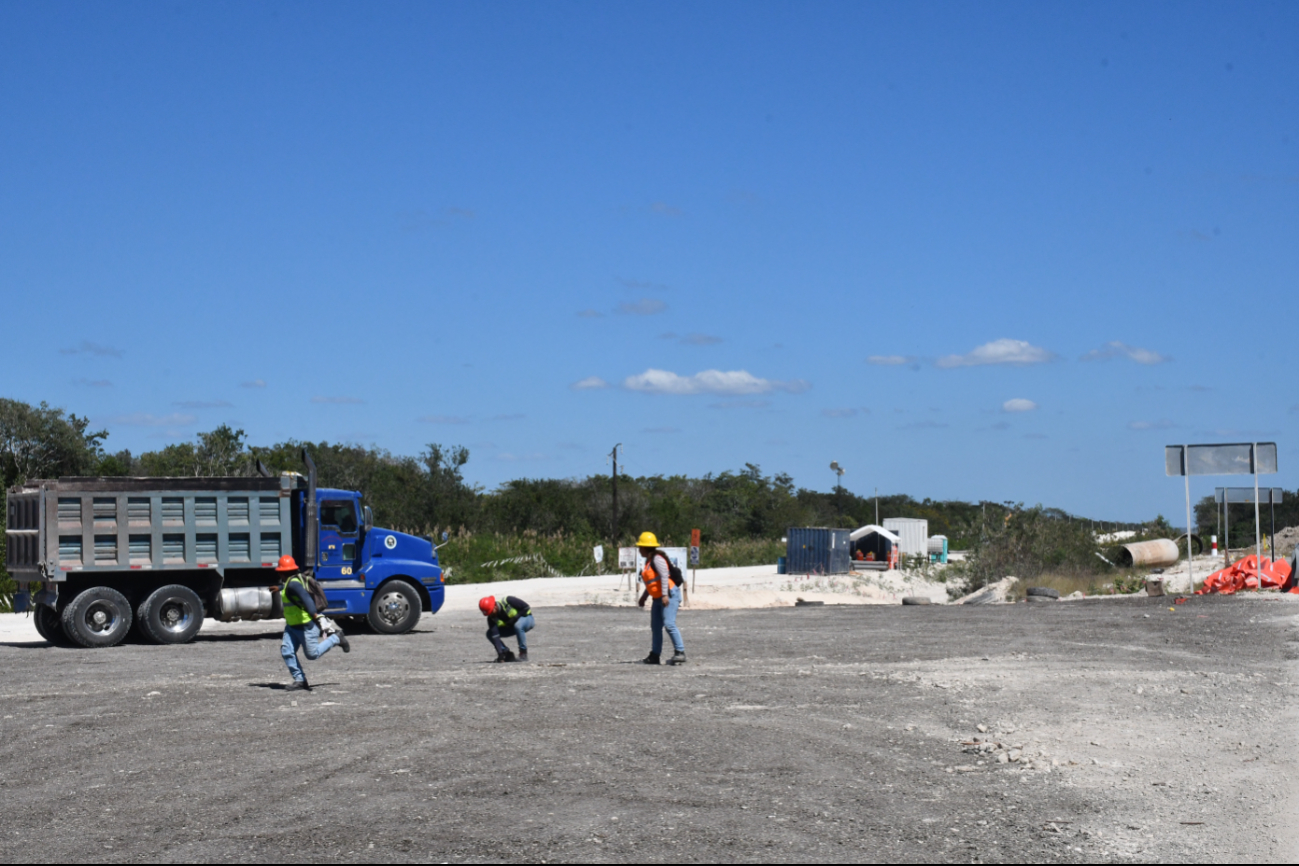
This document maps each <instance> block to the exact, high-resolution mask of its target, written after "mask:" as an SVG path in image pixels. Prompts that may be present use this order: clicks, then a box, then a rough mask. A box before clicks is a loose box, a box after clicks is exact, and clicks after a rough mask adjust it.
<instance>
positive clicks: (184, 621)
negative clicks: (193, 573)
mask: <svg viewBox="0 0 1299 866" xmlns="http://www.w3.org/2000/svg"><path fill="white" fill-rule="evenodd" d="M138 617H139V619H138V620H137V623H136V625H137V626H138V627H139V629H140V633H141V634H143V635H144V636H145V637H146V638H148V639H149V640H151V641H153V642H154V643H189V642H190V641H192V640H193V639H194V635H196V634H198V630H199V629H200V628H202V627H203V601H202V599H200V598H199V597H198V593H196V592H195V591H194V590H192V589H190V588H189V587H188V586H181V585H180V584H179V583H173V584H172V585H171V586H164V587H162V588H161V589H156V590H154V591H153V592H152V593H150V595H149V597H148V598H146V599H145V600H144V604H142V605H140V610H139V612H138Z"/></svg>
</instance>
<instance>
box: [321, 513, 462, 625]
mask: <svg viewBox="0 0 1299 866" xmlns="http://www.w3.org/2000/svg"><path fill="white" fill-rule="evenodd" d="M310 492H311V491H310V490H303V491H299V495H300V496H302V497H304V498H305V497H306V496H308V495H310ZM315 494H316V514H317V518H316V522H317V523H318V525H319V531H318V539H319V544H318V546H317V550H316V552H315V554H314V560H315V561H314V563H313V562H312V558H313V555H312V552H311V551H310V550H309V549H308V548H309V545H308V544H307V543H306V542H307V541H308V539H309V538H310V529H309V528H308V525H307V524H308V523H309V521H310V514H309V509H307V508H301V507H300V508H299V509H298V511H299V513H300V514H301V515H302V520H303V523H304V525H303V527H302V532H301V533H300V535H299V537H300V538H301V539H302V541H303V544H302V545H301V549H299V550H296V551H295V555H296V556H298V557H301V558H300V559H299V563H300V564H302V565H304V566H314V568H313V570H314V573H315V578H316V580H318V581H320V585H321V587H322V588H323V589H324V590H325V597H326V598H327V599H329V606H328V607H327V608H326V609H325V611H324V612H325V613H327V614H328V615H330V616H336V617H341V616H354V617H363V618H365V619H367V620H368V621H369V622H370V625H371V627H373V628H374V629H375V630H376V631H381V632H388V633H396V632H401V631H409V630H410V629H411V628H413V627H414V625H415V622H417V621H418V620H419V614H420V613H421V612H423V611H427V612H429V613H436V612H437V611H438V610H439V609H441V607H442V603H443V601H444V599H445V594H446V593H445V590H444V589H443V584H442V568H441V566H440V565H439V564H438V555H437V548H436V547H435V546H434V544H433V542H432V541H431V540H429V539H427V538H421V537H419V536H416V535H408V534H406V533H404V532H396V531H394V530H391V529H380V528H377V527H375V526H374V525H373V522H374V521H373V518H372V517H371V512H370V509H369V507H368V506H363V505H362V504H361V495H360V494H359V493H356V492H354V491H351V490H337V489H334V488H328V487H322V488H319V489H317V490H316V491H315Z"/></svg>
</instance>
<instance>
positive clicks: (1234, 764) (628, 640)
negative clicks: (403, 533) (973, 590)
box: [0, 596, 1299, 863]
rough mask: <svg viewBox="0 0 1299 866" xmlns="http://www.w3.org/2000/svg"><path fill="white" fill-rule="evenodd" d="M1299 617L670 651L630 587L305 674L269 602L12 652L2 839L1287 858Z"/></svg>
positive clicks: (952, 627) (371, 646)
mask: <svg viewBox="0 0 1299 866" xmlns="http://www.w3.org/2000/svg"><path fill="white" fill-rule="evenodd" d="M1297 613H1299V606H1295V605H1294V604H1292V603H1290V600H1289V599H1278V598H1276V597H1275V596H1274V597H1271V598H1266V599H1264V598H1239V597H1238V598H1192V599H1189V600H1188V601H1187V602H1186V603H1185V604H1180V605H1175V604H1173V603H1172V600H1171V599H1141V598H1136V599H1130V600H1123V601H1108V600H1107V601H1095V602H1092V601H1081V602H1070V603H1068V604H1064V603H1044V604H1017V605H995V606H981V607H973V608H971V607H948V606H929V607H910V608H903V607H893V606H889V607H880V606H876V607H856V608H848V607H831V606H827V607H821V608H815V607H814V608H800V609H764V610H743V611H694V612H689V613H686V614H684V615H683V617H682V627H683V630H684V632H685V636H686V640H687V645H688V649H689V652H690V656H691V663H690V665H688V666H687V667H684V668H667V667H661V668H649V667H645V666H643V665H638V664H635V663H634V662H635V660H637V659H639V658H640V657H641V656H643V655H644V653H645V650H646V649H647V634H646V632H647V630H648V629H647V623H646V618H645V615H644V614H643V613H640V612H638V611H636V610H635V609H624V608H590V607H566V608H551V609H544V610H538V611H537V619H538V623H539V625H538V628H537V630H536V631H535V632H533V635H532V641H531V643H532V655H533V662H532V663H531V664H528V665H493V664H488V663H487V662H488V660H489V659H490V658H491V656H492V653H491V650H490V647H489V645H488V644H487V642H486V641H485V640H484V639H483V636H482V632H483V625H482V619H481V617H478V616H477V615H476V614H473V613H469V612H450V613H444V614H439V615H438V616H436V617H431V618H426V619H425V620H424V621H423V622H422V623H421V628H420V630H419V631H418V632H417V633H415V634H412V635H408V636H406V637H403V638H391V637H380V636H377V635H371V634H358V635H356V636H355V637H354V639H353V645H354V649H353V652H352V653H351V654H350V655H344V654H342V653H341V652H340V651H337V650H336V651H334V652H332V653H330V654H329V655H328V656H326V657H325V658H324V659H322V660H321V661H319V662H316V663H309V665H308V671H309V672H310V674H311V675H312V676H313V680H314V682H315V683H316V690H315V691H314V692H312V693H310V694H301V693H289V692H285V691H283V690H282V689H281V686H282V684H283V683H284V681H285V679H286V676H285V672H284V670H283V666H282V663H281V662H280V660H279V658H278V630H277V629H276V624H271V625H269V626H268V625H265V624H244V625H239V626H234V627H230V626H226V627H214V628H207V629H205V631H204V632H203V633H202V634H201V635H200V639H199V640H198V641H196V642H195V643H194V644H191V645H188V646H183V647H153V646H144V645H125V646H122V647H118V648H116V649H112V650H98V651H86V650H62V649H53V648H49V647H46V646H45V645H43V644H40V643H38V642H35V641H9V642H8V643H6V644H0V665H2V666H3V670H4V671H5V674H4V679H3V684H2V685H0V693H2V695H3V696H2V699H0V706H2V707H3V720H2V721H0V731H2V733H3V739H2V740H0V754H2V756H3V759H2V760H0V790H2V791H3V798H4V802H5V806H6V816H5V822H4V825H3V828H2V829H0V839H2V840H3V841H0V858H2V859H3V860H4V861H6V862H14V861H53V862H72V863H77V862H83V861H192V860H223V861H234V860H257V861H269V862H276V861H295V862H296V861H317V862H319V861H321V860H325V859H337V860H347V861H354V860H355V861H371V860H373V861H447V860H455V861H502V860H510V861H543V862H544V861H553V860H564V861H615V862H681V861H719V860H720V861H758V860H762V861H771V860H781V861H812V862H832V861H833V862H838V861H857V862H861V861H885V862H888V861H892V862H912V861H989V862H1005V861H1064V862H1088V861H1119V862H1129V861H1133V860H1140V861H1172V862H1201V861H1203V862H1209V861H1223V860H1231V861H1270V860H1276V861H1284V862H1294V860H1295V859H1296V858H1295V857H1294V854H1295V853H1296V852H1295V847H1296V846H1295V844H1294V841H1295V840H1294V837H1293V835H1291V831H1289V830H1288V828H1287V827H1286V826H1285V824H1286V823H1287V822H1286V820H1285V817H1284V816H1285V815H1286V814H1287V812H1288V806H1289V805H1291V803H1293V801H1294V800H1293V796H1292V793H1293V792H1292V791H1291V789H1290V786H1291V784H1292V783H1291V782H1290V780H1291V779H1292V778H1293V772H1292V770H1293V766H1292V765H1293V757H1292V756H1293V755H1294V748H1293V746H1294V739H1295V736H1294V734H1293V733H1292V732H1293V731H1294V730H1295V725H1294V719H1293V718H1292V710H1291V696H1292V693H1293V677H1294V673H1293V665H1294V662H1293V661H1292V659H1295V658H1299V652H1296V651H1295V649H1296V647H1299V628H1297V627H1296V626H1297V625H1299V620H1297V619H1296V614H1297ZM209 625H211V624H209ZM985 729H986V730H985ZM976 740H978V741H979V742H977V743H976ZM998 744H999V745H998ZM1012 759H1013V760H1012Z"/></svg>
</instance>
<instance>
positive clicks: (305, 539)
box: [5, 449, 445, 647]
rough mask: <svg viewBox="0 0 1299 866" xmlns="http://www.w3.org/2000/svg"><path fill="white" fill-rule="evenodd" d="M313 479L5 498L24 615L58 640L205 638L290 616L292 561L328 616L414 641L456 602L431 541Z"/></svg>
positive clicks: (40, 483) (69, 481) (153, 485)
mask: <svg viewBox="0 0 1299 866" xmlns="http://www.w3.org/2000/svg"><path fill="white" fill-rule="evenodd" d="M302 459H303V463H304V465H305V468H306V474H305V475H303V474H302V473H298V472H285V473H282V474H280V475H278V476H277V475H275V474H274V473H272V472H270V471H269V470H268V469H267V468H266V467H265V466H264V465H262V464H261V462H260V461H258V463H257V469H258V475H257V476H255V477H211V478H88V477H75V478H59V479H57V480H35V481H30V482H27V483H25V484H21V485H18V486H16V487H14V488H12V489H10V490H9V491H7V494H6V503H5V504H6V514H7V517H8V524H7V526H6V528H5V541H6V562H5V567H6V569H8V571H9V574H10V576H11V577H13V579H14V580H15V581H16V582H17V584H18V588H17V592H16V593H15V596H14V610H15V611H16V612H30V613H31V614H32V616H33V618H34V620H35V625H36V629H37V631H39V632H40V633H41V636H42V637H44V638H45V639H46V640H47V641H49V642H51V643H53V644H58V645H65V646H81V647H110V646H115V645H117V644H119V643H121V642H122V640H124V639H125V638H126V637H127V635H128V634H129V633H131V632H132V631H134V632H135V633H136V634H138V635H139V636H140V637H141V638H143V639H145V640H147V641H150V642H153V643H159V644H177V643H186V642H188V641H191V640H193V639H194V636H195V635H196V634H198V631H199V629H200V628H201V627H202V625H203V621H204V619H206V618H209V617H210V618H212V619H216V620H220V621H222V622H234V621H239V620H268V619H279V618H282V617H283V615H284V614H283V607H282V602H281V599H280V593H279V591H278V589H279V574H278V573H277V572H276V571H275V567H276V565H277V564H278V563H279V559H280V557H281V556H283V555H285V554H291V555H292V556H293V557H294V559H295V560H296V561H297V563H298V564H299V566H300V567H301V568H302V570H303V571H305V572H307V573H309V574H312V575H313V576H314V577H315V578H316V579H317V580H318V581H319V582H320V585H321V587H322V588H323V589H324V591H325V597H326V598H327V599H328V602H329V603H328V605H327V607H326V609H325V610H324V611H323V612H324V613H326V614H328V615H329V616H331V617H334V618H336V619H349V618H350V619H353V620H364V621H366V622H368V623H369V625H370V626H371V627H372V628H373V629H374V630H375V631H377V632H380V633H384V634H404V633H406V632H409V631H410V630H411V629H413V628H414V627H415V624H416V623H417V622H419V619H420V615H421V614H422V613H425V612H427V613H436V612H437V611H438V610H439V609H440V608H441V607H442V602H443V599H444V595H445V593H444V588H443V581H444V577H443V571H442V568H441V566H440V565H439V563H438V555H437V546H436V545H435V544H434V543H433V541H432V540H431V539H427V538H421V537H419V536H415V535H408V534H406V533H402V532H394V531H392V530H390V529H378V528H375V526H374V517H373V512H372V511H371V510H370V507H369V506H368V505H364V504H363V503H362V502H361V495H360V494H359V493H356V492H353V491H350V490H335V489H331V488H322V487H317V486H316V466H315V463H314V462H313V461H312V459H311V455H310V453H308V452H307V451H306V449H303V452H302Z"/></svg>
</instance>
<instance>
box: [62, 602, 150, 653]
mask: <svg viewBox="0 0 1299 866" xmlns="http://www.w3.org/2000/svg"><path fill="white" fill-rule="evenodd" d="M133 619H134V617H133V616H132V615H131V604H130V602H128V601H127V600H126V596H124V595H122V594H121V593H120V592H118V591H117V590H115V589H109V588H108V587H106V586H96V587H92V588H90V589H88V590H86V591H85V592H83V593H81V595H79V596H77V597H76V598H74V599H72V602H71V603H70V604H69V605H68V606H67V607H65V608H64V609H63V617H62V620H63V633H64V634H66V635H67V636H68V638H69V639H70V640H72V641H73V642H74V643H76V644H79V645H80V646H83V647H87V648H89V649H98V648H100V647H110V646H117V645H118V644H119V643H121V642H122V641H123V639H125V638H126V633H127V632H129V631H130V630H131V621H132V620H133Z"/></svg>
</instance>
